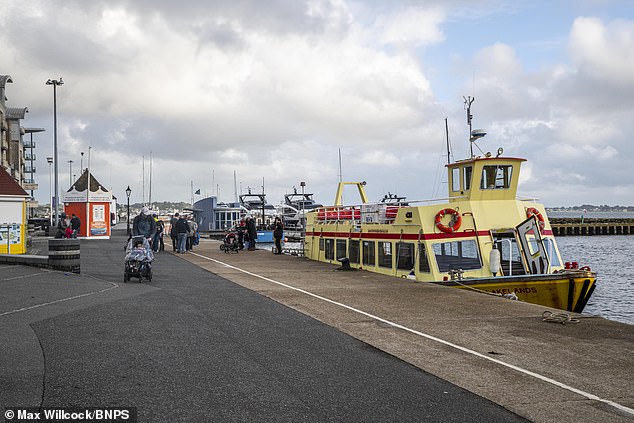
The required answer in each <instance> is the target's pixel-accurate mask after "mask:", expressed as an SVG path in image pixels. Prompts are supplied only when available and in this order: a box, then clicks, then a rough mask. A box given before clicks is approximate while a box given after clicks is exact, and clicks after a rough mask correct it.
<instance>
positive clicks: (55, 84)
mask: <svg viewBox="0 0 634 423" xmlns="http://www.w3.org/2000/svg"><path fill="white" fill-rule="evenodd" d="M46 85H52V86H53V160H54V162H53V164H54V165H55V196H54V197H53V199H54V200H55V222H54V223H55V225H56V226H57V224H58V222H59V181H58V179H57V178H58V169H57V162H58V160H57V87H58V86H60V85H64V81H63V80H62V78H61V77H60V78H59V80H56V79H49V80H48V81H46ZM51 205H52V204H51Z"/></svg>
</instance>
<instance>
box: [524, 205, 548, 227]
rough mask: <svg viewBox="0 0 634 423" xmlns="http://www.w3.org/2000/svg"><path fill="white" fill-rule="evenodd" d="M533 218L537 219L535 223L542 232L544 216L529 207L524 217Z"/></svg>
mask: <svg viewBox="0 0 634 423" xmlns="http://www.w3.org/2000/svg"><path fill="white" fill-rule="evenodd" d="M533 216H535V217H536V218H537V222H538V223H539V229H541V230H544V228H545V227H546V222H545V221H544V216H543V215H542V213H541V212H540V211H539V210H537V209H536V208H535V207H529V208H527V209H526V217H528V218H531V217H533Z"/></svg>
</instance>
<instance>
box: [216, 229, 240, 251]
mask: <svg viewBox="0 0 634 423" xmlns="http://www.w3.org/2000/svg"><path fill="white" fill-rule="evenodd" d="M220 250H221V251H224V252H225V253H230V252H231V251H234V252H236V253H237V252H239V251H240V244H239V243H238V236H237V235H236V233H235V232H229V233H227V235H225V238H224V239H223V240H222V244H221V245H220Z"/></svg>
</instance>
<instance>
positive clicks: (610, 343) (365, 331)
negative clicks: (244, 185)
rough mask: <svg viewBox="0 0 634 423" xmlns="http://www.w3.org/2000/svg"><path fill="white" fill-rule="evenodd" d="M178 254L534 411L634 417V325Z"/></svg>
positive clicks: (265, 258)
mask: <svg viewBox="0 0 634 423" xmlns="http://www.w3.org/2000/svg"><path fill="white" fill-rule="evenodd" d="M184 257H185V258H186V259H187V260H190V261H191V262H192V263H195V264H196V265H198V266H201V267H203V268H205V269H207V270H209V271H211V272H213V273H215V274H218V275H220V276H222V277H224V278H226V279H229V280H231V281H233V282H235V283H237V284H239V285H242V286H244V287H247V288H249V289H252V290H254V291H257V292H259V293H261V294H262V295H265V296H267V297H270V298H272V299H274V300H275V301H278V302H280V303H282V304H285V305H287V306H289V307H291V308H293V309H296V310H299V311H300V312H302V313H305V314H307V315H309V316H312V317H313V318H315V319H318V320H320V321H322V322H324V323H326V324H328V325H331V326H333V327H335V328H337V329H339V330H341V331H343V332H345V333H347V334H349V335H351V336H353V337H355V338H357V339H360V340H362V341H363V342H366V343H367V344H369V345H372V346H373V347H376V348H378V349H381V350H383V351H385V352H387V353H389V354H392V355H394V356H396V357H398V358H400V359H402V360H404V361H406V362H408V363H411V364H412V365H414V366H416V367H418V368H420V369H422V370H424V371H427V372H430V373H432V374H434V375H436V376H439V377H441V378H443V379H445V380H448V381H450V382H451V383H454V384H456V385H458V386H461V387H463V388H465V389H467V390H469V391H471V392H474V393H476V394H478V395H480V396H482V397H485V398H487V399H489V400H491V401H493V402H496V403H498V404H500V405H502V406H503V407H505V408H507V409H509V410H511V411H513V412H515V413H517V414H519V415H521V416H523V417H526V418H527V419H529V420H531V421H536V422H552V421H557V422H597V421H610V422H621V421H623V422H625V421H633V419H634V390H633V389H632V388H634V354H633V353H634V325H628V324H623V323H619V322H613V321H609V320H606V319H603V318H600V317H594V316H589V315H578V314H573V315H571V317H572V318H574V319H577V320H578V322H568V323H566V324H561V323H553V322H548V321H544V320H543V316H542V314H543V313H544V312H545V311H550V312H553V313H560V311H559V310H555V309H548V308H547V307H543V306H538V305H533V304H528V303H521V302H517V301H510V300H506V299H502V298H499V297H495V296H489V295H484V294H481V293H476V292H469V291H466V290H459V289H454V288H448V287H442V286H437V285H432V284H425V283H415V282H412V281H409V280H406V279H399V278H394V277H389V276H384V275H380V274H377V273H370V272H366V271H347V272H346V271H337V270H336V269H337V266H333V265H329V264H325V263H320V262H316V261H311V260H308V259H305V258H302V257H291V256H284V255H282V256H279V255H273V254H271V252H270V251H265V250H258V251H255V252H245V253H239V254H224V253H222V252H220V250H219V249H218V243H217V242H215V241H212V240H204V242H201V244H200V246H199V248H198V249H197V250H196V251H195V252H194V253H193V254H188V255H185V256H184Z"/></svg>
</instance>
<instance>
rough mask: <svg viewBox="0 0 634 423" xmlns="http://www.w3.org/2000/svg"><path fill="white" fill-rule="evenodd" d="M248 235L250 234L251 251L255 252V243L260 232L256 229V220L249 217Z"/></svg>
mask: <svg viewBox="0 0 634 423" xmlns="http://www.w3.org/2000/svg"><path fill="white" fill-rule="evenodd" d="M247 234H249V248H248V250H249V251H255V243H256V242H257V241H256V240H257V239H258V230H257V229H256V227H255V219H254V218H252V217H251V216H249V217H247Z"/></svg>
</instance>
